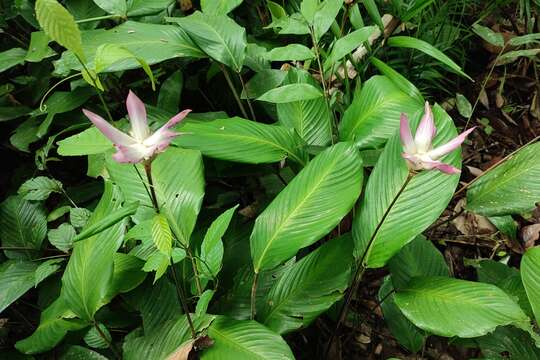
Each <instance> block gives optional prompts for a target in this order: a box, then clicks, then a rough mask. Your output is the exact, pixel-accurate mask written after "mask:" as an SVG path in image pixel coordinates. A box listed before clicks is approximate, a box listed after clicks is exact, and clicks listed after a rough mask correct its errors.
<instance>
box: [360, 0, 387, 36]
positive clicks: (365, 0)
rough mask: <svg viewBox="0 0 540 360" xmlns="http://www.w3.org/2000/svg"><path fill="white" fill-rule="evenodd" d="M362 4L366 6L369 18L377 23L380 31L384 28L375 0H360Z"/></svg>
mask: <svg viewBox="0 0 540 360" xmlns="http://www.w3.org/2000/svg"><path fill="white" fill-rule="evenodd" d="M362 4H364V7H365V8H366V11H367V13H368V15H369V17H370V18H371V20H373V22H374V23H375V24H377V26H378V27H379V29H380V30H381V31H382V30H384V24H383V22H382V18H381V14H380V13H379V8H378V7H377V4H376V3H375V0H362Z"/></svg>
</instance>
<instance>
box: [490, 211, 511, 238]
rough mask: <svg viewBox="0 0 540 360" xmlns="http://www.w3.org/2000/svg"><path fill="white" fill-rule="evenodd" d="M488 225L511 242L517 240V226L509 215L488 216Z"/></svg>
mask: <svg viewBox="0 0 540 360" xmlns="http://www.w3.org/2000/svg"><path fill="white" fill-rule="evenodd" d="M488 220H489V222H490V223H492V224H493V225H495V227H496V228H497V230H499V231H500V232H501V233H502V234H503V235H506V236H508V237H509V238H510V239H511V240H516V239H517V231H518V224H517V222H516V221H515V220H514V219H513V218H512V216H510V215H504V216H490V217H488Z"/></svg>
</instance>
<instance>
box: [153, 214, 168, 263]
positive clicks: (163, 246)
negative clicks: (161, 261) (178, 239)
mask: <svg viewBox="0 0 540 360" xmlns="http://www.w3.org/2000/svg"><path fill="white" fill-rule="evenodd" d="M152 241H153V242H154V245H155V246H156V248H157V249H158V250H159V251H160V252H161V253H162V254H164V255H166V256H167V257H170V256H171V251H172V241H173V237H172V232H171V228H170V227H169V222H168V221H167V217H166V216H164V215H162V214H156V215H155V216H154V218H153V220H152Z"/></svg>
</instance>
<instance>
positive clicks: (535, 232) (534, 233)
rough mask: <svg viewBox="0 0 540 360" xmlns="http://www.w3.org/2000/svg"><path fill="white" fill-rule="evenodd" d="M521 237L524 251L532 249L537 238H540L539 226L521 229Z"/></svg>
mask: <svg viewBox="0 0 540 360" xmlns="http://www.w3.org/2000/svg"><path fill="white" fill-rule="evenodd" d="M521 237H522V238H523V244H524V246H525V249H528V248H531V247H533V246H534V244H535V242H536V241H537V240H538V238H540V224H532V225H527V226H524V227H523V229H521Z"/></svg>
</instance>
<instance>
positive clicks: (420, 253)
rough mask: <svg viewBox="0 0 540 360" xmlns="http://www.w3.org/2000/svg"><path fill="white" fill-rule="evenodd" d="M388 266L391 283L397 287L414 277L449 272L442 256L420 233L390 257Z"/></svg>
mask: <svg viewBox="0 0 540 360" xmlns="http://www.w3.org/2000/svg"><path fill="white" fill-rule="evenodd" d="M388 268H389V270H390V273H391V274H392V284H393V285H394V287H396V288H397V289H401V288H404V287H406V286H407V283H408V282H409V280H411V279H412V278H414V277H418V276H448V275H449V274H450V271H449V269H448V265H447V264H446V262H445V261H444V256H443V255H442V254H441V252H440V251H439V250H437V248H436V247H435V245H433V243H432V242H431V241H429V240H428V239H426V238H425V237H424V236H422V235H419V236H417V237H416V239H414V240H413V241H411V242H410V243H409V244H407V245H405V246H404V247H403V248H402V249H401V251H400V252H399V253H397V254H396V255H395V256H394V257H392V258H391V259H390V261H389V262H388Z"/></svg>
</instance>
